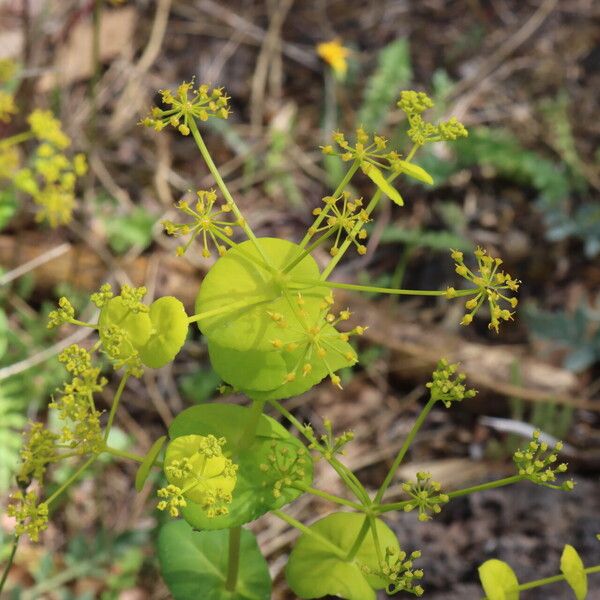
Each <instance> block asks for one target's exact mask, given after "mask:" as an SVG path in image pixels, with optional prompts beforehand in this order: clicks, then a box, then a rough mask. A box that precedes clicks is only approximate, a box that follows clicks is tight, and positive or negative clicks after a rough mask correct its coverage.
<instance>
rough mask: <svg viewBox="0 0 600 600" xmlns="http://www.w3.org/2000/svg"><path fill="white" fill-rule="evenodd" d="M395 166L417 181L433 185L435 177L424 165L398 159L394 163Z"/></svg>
mask: <svg viewBox="0 0 600 600" xmlns="http://www.w3.org/2000/svg"><path fill="white" fill-rule="evenodd" d="M394 168H395V169H396V170H398V171H400V172H401V173H404V174H405V175H408V176H409V177H412V178H413V179H416V180H417V181H421V182H423V183H427V184H429V185H433V177H432V176H431V175H430V174H429V173H428V172H427V171H426V170H425V169H424V168H423V167H419V165H415V164H414V163H411V162H407V161H405V160H398V161H396V162H395V163H394Z"/></svg>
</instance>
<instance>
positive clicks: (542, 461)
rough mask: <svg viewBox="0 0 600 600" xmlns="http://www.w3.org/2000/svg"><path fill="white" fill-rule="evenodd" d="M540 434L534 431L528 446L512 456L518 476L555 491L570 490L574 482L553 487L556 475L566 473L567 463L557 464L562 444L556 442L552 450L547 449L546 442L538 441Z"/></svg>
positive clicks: (569, 480)
mask: <svg viewBox="0 0 600 600" xmlns="http://www.w3.org/2000/svg"><path fill="white" fill-rule="evenodd" d="M540 435H541V434H540V432H539V431H534V432H533V436H532V438H531V441H530V442H529V444H528V445H527V446H526V447H525V448H522V449H520V450H517V451H516V452H515V453H514V455H513V460H514V462H515V465H516V467H517V470H518V472H519V475H523V476H524V477H527V479H529V480H530V481H531V482H533V483H536V484H537V485H543V486H545V487H549V488H552V489H555V490H568V491H570V490H572V489H573V488H574V487H575V482H574V481H573V480H572V479H568V480H567V481H565V482H563V483H562V484H560V485H555V484H554V483H553V482H555V481H556V475H557V474H558V473H566V472H567V463H559V464H557V465H555V463H556V462H557V460H558V452H560V451H561V450H562V448H563V443H562V442H557V443H556V445H555V446H554V449H553V450H550V449H549V446H548V444H547V443H546V442H541V441H540Z"/></svg>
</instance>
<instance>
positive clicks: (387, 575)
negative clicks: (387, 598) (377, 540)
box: [364, 548, 425, 596]
mask: <svg viewBox="0 0 600 600" xmlns="http://www.w3.org/2000/svg"><path fill="white" fill-rule="evenodd" d="M418 558H421V552H420V551H419V550H415V551H414V552H412V553H411V554H410V556H408V555H407V554H406V552H404V551H403V550H395V549H394V548H386V550H385V556H384V559H383V564H382V565H380V568H379V569H378V570H376V571H373V570H371V569H368V568H366V567H365V568H364V571H365V573H366V574H369V575H375V576H377V577H381V578H382V579H383V580H384V581H386V582H387V586H386V593H387V594H389V595H392V594H396V593H398V592H409V593H411V594H414V595H415V596H422V595H423V593H424V591H425V590H424V589H423V587H422V586H421V585H419V583H418V582H419V581H420V580H421V579H422V578H423V575H424V573H423V570H422V569H415V568H414V564H413V561H415V560H416V559H418Z"/></svg>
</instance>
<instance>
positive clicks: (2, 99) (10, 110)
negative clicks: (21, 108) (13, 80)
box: [0, 90, 17, 123]
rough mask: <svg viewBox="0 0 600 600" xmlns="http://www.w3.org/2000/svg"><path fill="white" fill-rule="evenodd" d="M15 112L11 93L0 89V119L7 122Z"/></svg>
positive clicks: (15, 108)
mask: <svg viewBox="0 0 600 600" xmlns="http://www.w3.org/2000/svg"><path fill="white" fill-rule="evenodd" d="M16 114H17V107H16V105H15V99H14V97H13V95H12V94H9V93H8V92H3V91H2V90H0V121H2V122H4V123H8V122H9V121H10V120H11V119H12V116H13V115H16Z"/></svg>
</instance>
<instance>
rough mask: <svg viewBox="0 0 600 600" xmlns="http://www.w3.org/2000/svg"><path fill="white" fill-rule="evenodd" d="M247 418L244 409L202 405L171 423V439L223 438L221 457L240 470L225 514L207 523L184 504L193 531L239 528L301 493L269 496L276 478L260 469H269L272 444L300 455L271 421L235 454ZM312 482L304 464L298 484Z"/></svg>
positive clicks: (286, 434)
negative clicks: (303, 471) (187, 436)
mask: <svg viewBox="0 0 600 600" xmlns="http://www.w3.org/2000/svg"><path fill="white" fill-rule="evenodd" d="M250 418H251V417H250V410H249V409H248V408H245V407H243V406H237V405H233V404H204V405H200V406H193V407H192V408H188V409H187V410H185V411H183V412H182V413H180V414H179V415H178V416H177V417H176V418H175V419H174V420H173V423H171V426H170V428H169V435H170V437H171V439H174V438H177V437H179V436H183V435H209V434H212V435H214V436H217V437H221V436H222V437H224V438H225V439H226V440H227V443H226V444H225V446H224V447H223V452H224V454H225V455H226V456H227V457H228V458H231V459H232V460H233V462H234V463H236V464H238V465H239V469H238V473H237V483H236V487H235V489H234V490H233V501H232V502H231V504H230V505H229V506H228V508H229V514H227V515H223V516H219V517H213V518H209V517H207V516H206V513H205V512H204V511H203V510H202V508H201V507H200V506H199V505H197V504H194V503H193V502H191V501H189V500H188V505H187V506H186V507H184V508H183V509H182V515H183V517H184V519H185V520H186V521H187V522H188V523H190V525H192V526H193V527H194V528H196V529H224V528H230V527H236V526H238V525H243V524H244V523H248V522H250V521H253V520H254V519H257V518H258V517H260V516H261V515H263V514H265V513H266V512H268V511H270V510H274V509H276V508H281V507H282V506H284V505H285V504H287V503H288V502H291V501H292V500H295V499H296V498H297V497H298V496H300V495H301V493H302V492H301V491H300V490H296V489H293V488H289V487H285V488H283V489H282V491H281V496H280V497H278V498H276V497H275V496H274V495H273V484H274V483H275V481H276V479H278V478H279V477H277V476H275V474H274V473H272V472H270V471H267V472H264V471H263V470H262V469H261V465H262V464H269V460H268V455H269V454H271V453H272V452H273V448H272V444H276V445H277V446H278V447H285V448H286V449H287V450H288V451H289V452H290V453H297V452H298V451H304V445H303V444H302V442H300V441H299V440H298V439H296V438H295V437H293V436H292V435H291V434H290V433H289V432H288V431H287V430H286V429H285V428H284V427H282V426H281V425H280V424H279V423H277V421H275V420H274V419H271V418H270V417H267V416H266V415H261V417H260V419H259V422H258V426H257V430H256V438H255V440H254V442H253V443H252V444H251V445H250V446H249V447H246V448H244V449H243V450H242V451H238V446H239V443H240V440H241V439H242V436H243V435H244V432H245V430H246V428H247V426H248V424H249V422H250ZM312 476H313V468H312V463H311V462H310V461H308V464H307V466H306V468H305V477H304V479H303V481H302V483H304V484H305V485H310V484H311V482H312Z"/></svg>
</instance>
